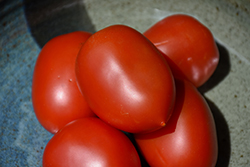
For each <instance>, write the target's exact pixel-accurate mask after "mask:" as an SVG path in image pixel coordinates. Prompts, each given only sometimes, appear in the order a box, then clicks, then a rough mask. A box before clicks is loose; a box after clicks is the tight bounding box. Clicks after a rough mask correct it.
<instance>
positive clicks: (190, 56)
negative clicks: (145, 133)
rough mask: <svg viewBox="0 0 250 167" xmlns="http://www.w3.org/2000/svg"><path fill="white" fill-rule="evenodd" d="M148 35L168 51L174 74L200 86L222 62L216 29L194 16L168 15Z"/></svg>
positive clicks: (166, 54) (162, 50)
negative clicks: (214, 30) (220, 61)
mask: <svg viewBox="0 0 250 167" xmlns="http://www.w3.org/2000/svg"><path fill="white" fill-rule="evenodd" d="M144 35H145V36H146V37H147V38H148V39H149V40H150V41H151V42H153V43H154V45H155V46H156V47H157V48H158V49H159V50H160V51H161V52H162V53H163V54H164V55H165V58H166V59H167V61H168V63H169V65H170V68H171V70H172V72H173V74H174V76H175V77H176V78H185V79H187V80H189V81H190V82H192V83H193V84H194V85H195V86H196V87H199V86H201V85H202V84H203V83H205V82H206V81H207V80H208V79H209V78H210V76H211V75H212V74H213V72H214V71H215V69H216V67H217V65H218V62H219V52H218V48H217V45H216V43H215V41H214V38H213V35H212V33H211V32H210V30H209V29H208V28H207V27H205V26H204V25H203V24H201V23H200V22H199V21H198V20H196V19H195V18H193V17H191V16H188V15H183V14H176V15H172V16H168V17H166V18H164V19H163V20H161V21H159V22H158V23H156V24H155V25H153V26H152V27H151V28H149V29H148V30H147V31H146V32H144Z"/></svg>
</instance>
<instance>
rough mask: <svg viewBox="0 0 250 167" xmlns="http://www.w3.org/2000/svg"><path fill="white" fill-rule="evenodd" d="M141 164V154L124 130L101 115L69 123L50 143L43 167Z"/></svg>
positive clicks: (100, 166) (132, 165) (112, 166)
mask: <svg viewBox="0 0 250 167" xmlns="http://www.w3.org/2000/svg"><path fill="white" fill-rule="evenodd" d="M50 166H51V167H85V166H93V167H94V166H95V167H97V166H98V167H117V166H119V167H128V166H129V167H140V166H141V163H140V158H139V156H138V153H137V151H136V149H135V147H134V145H133V144H132V142H131V141H130V140H129V139H128V138H127V136H126V135H125V134H124V133H122V132H121V131H119V130H117V129H115V128H113V127H111V126H110V125H108V124H106V123H104V122H103V121H101V120H100V119H99V118H94V117H88V118H82V119H79V120H75V121H73V122H71V123H69V124H67V125H66V126H65V127H64V128H62V129H61V130H60V131H59V132H58V133H56V134H55V135H54V136H53V137H52V138H51V140H50V141H49V142H48V144H47V146H46V148H45V150H44V154H43V167H50Z"/></svg>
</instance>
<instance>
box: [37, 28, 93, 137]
mask: <svg viewBox="0 0 250 167" xmlns="http://www.w3.org/2000/svg"><path fill="white" fill-rule="evenodd" d="M90 36H91V34H90V33H87V32H82V31H77V32H72V33H69V34H64V35H61V36H58V37H55V38H53V39H51V40H50V41H49V42H48V43H47V44H46V45H45V46H44V47H43V48H42V50H41V52H40V54H39V56H38V58H37V62H36V65H35V69H34V73H33V83H32V102H33V107H34V111H35V114H36V116H37V119H38V120H39V122H40V123H41V124H42V126H43V127H44V128H45V129H47V130H48V131H49V132H51V133H56V132H57V131H58V130H59V129H61V128H62V127H63V126H64V125H65V124H67V123H69V122H71V121H73V120H74V119H77V118H81V117H85V116H94V115H95V114H94V113H93V112H92V111H91V110H90V108H89V106H88V104H87V102H86V100H85V99H84V97H83V96H82V94H81V92H80V91H79V89H78V87H77V84H76V77H75V60H76V57H77V53H78V52H79V50H80V48H81V46H82V44H83V43H84V42H85V41H86V40H87V39H88V38H89V37H90Z"/></svg>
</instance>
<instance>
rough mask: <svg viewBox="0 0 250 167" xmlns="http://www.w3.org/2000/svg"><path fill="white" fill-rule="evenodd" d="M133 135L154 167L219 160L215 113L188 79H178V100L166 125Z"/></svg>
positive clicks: (208, 166) (203, 166) (208, 164)
mask: <svg viewBox="0 0 250 167" xmlns="http://www.w3.org/2000/svg"><path fill="white" fill-rule="evenodd" d="M134 137H135V140H136V143H137V144H138V146H139V149H140V150H141V152H142V154H143V156H144V157H145V159H146V160H147V162H148V163H149V165H150V166H152V167H154V166H157V167H161V166H162V167H163V166H169V167H176V166H178V167H194V166H195V167H213V166H215V164H216V161H217V155H218V146H217V134H216V129H215V123H214V119H213V116H212V114H211V111H210V109H209V106H208V105H207V103H206V101H205V100H204V98H203V97H202V96H201V94H200V93H199V92H198V91H197V89H196V88H195V87H194V86H193V85H192V84H191V83H190V82H187V81H181V80H176V104H175V108H174V111H173V115H172V116H171V118H170V120H169V121H168V123H167V125H166V126H165V127H163V128H162V129H160V130H158V131H155V132H152V133H148V134H135V135H134Z"/></svg>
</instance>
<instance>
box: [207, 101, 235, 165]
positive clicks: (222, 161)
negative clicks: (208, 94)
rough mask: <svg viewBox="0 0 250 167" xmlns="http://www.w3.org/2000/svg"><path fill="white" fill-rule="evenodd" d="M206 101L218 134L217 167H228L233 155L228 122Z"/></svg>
mask: <svg viewBox="0 0 250 167" xmlns="http://www.w3.org/2000/svg"><path fill="white" fill-rule="evenodd" d="M205 99H206V101H207V103H208V105H209V107H210V110H211V112H212V114H213V117H214V121H215V126H216V132H217V141H218V160H217V163H216V167H228V166H229V160H230V154H231V142H230V133H229V127H228V124H227V121H226V120H225V118H224V116H223V114H222V113H221V111H220V110H219V109H218V107H217V106H216V105H215V104H214V103H213V102H212V101H210V100H209V99H208V98H205Z"/></svg>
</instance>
